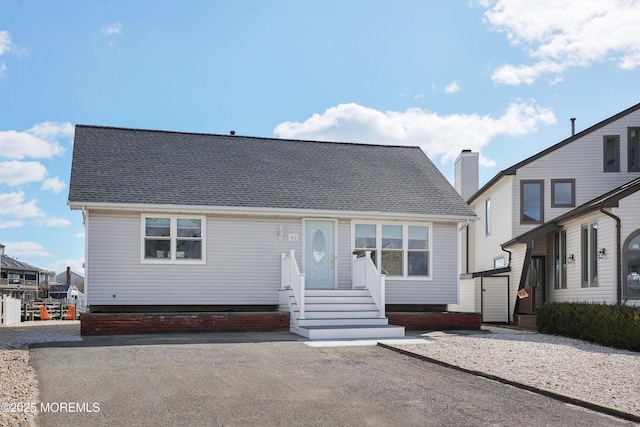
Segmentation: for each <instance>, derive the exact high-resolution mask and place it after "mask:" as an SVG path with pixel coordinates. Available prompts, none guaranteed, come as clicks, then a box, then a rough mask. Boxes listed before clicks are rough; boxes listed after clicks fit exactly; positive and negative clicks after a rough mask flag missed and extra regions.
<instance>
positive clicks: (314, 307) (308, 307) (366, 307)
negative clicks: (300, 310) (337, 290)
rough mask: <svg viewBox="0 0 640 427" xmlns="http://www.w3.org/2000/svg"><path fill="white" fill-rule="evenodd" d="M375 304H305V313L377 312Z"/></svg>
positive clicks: (306, 302) (307, 302) (309, 302)
mask: <svg viewBox="0 0 640 427" xmlns="http://www.w3.org/2000/svg"><path fill="white" fill-rule="evenodd" d="M377 309H378V307H377V306H376V304H375V303H373V302H371V303H363V304H351V303H348V302H347V303H335V302H333V303H315V302H311V301H305V302H304V311H371V310H377Z"/></svg>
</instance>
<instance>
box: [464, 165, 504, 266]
mask: <svg viewBox="0 0 640 427" xmlns="http://www.w3.org/2000/svg"><path fill="white" fill-rule="evenodd" d="M512 197H513V194H512V188H511V177H506V178H503V179H502V180H501V181H500V182H499V183H498V184H497V185H496V186H494V188H493V189H492V191H491V192H488V193H487V194H486V196H484V197H482V198H479V199H476V200H474V202H473V205H472V208H473V209H474V210H475V212H476V215H478V217H479V220H478V221H474V222H473V226H472V227H470V230H472V231H474V233H473V234H472V240H473V242H471V244H470V247H472V248H478V249H479V250H478V251H475V252H474V253H473V256H472V257H470V258H471V260H474V261H475V263H473V264H471V265H470V270H471V271H470V272H476V271H485V270H491V269H493V266H494V260H495V259H496V258H497V257H501V256H507V253H506V252H504V251H503V250H502V249H501V248H500V245H501V244H503V243H505V242H507V241H509V240H510V239H511V238H512V232H513V222H512V218H513V215H512V208H511V199H512ZM489 198H490V199H491V233H490V234H487V231H486V221H485V215H486V213H485V206H486V205H485V203H486V200H487V199H489ZM464 244H465V242H462V245H464ZM480 248H481V249H480ZM474 258H475V259H474ZM507 263H508V260H507Z"/></svg>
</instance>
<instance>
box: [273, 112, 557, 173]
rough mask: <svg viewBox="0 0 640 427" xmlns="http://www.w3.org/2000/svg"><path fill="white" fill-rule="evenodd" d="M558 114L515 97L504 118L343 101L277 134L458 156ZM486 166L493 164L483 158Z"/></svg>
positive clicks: (450, 157)
mask: <svg viewBox="0 0 640 427" xmlns="http://www.w3.org/2000/svg"><path fill="white" fill-rule="evenodd" d="M555 121H556V118H555V116H554V114H553V112H552V111H551V110H550V109H548V108H543V107H539V106H537V105H536V104H535V102H534V101H531V102H523V101H517V102H515V103H512V104H510V105H509V106H508V108H507V109H506V111H505V113H504V114H503V115H502V116H501V117H491V116H487V115H485V116H480V115H478V114H450V115H444V116H440V115H438V114H437V113H432V112H430V111H427V110H423V109H420V108H411V109H408V110H406V111H404V112H397V111H386V112H382V111H378V110H375V109H373V108H367V107H363V106H361V105H358V104H353V103H351V104H340V105H338V106H337V107H332V108H329V109H327V110H326V111H325V112H324V113H322V114H314V115H313V116H311V117H310V118H308V119H307V120H305V121H304V122H302V123H300V122H284V123H281V124H279V125H278V126H276V128H275V129H274V134H275V135H276V136H278V137H281V138H298V139H311V140H321V141H352V142H369V143H377V144H385V145H417V146H420V147H421V148H422V149H423V150H424V151H425V152H426V153H427V155H428V156H429V157H430V158H431V159H432V160H433V159H435V157H441V158H442V161H443V162H448V161H452V160H455V158H456V157H457V156H458V155H459V154H460V151H462V150H463V149H471V150H473V151H480V150H481V149H482V147H484V146H485V145H487V144H488V143H489V141H490V140H491V139H492V138H494V137H495V136H498V135H509V136H521V135H525V134H527V133H529V132H533V131H535V130H536V129H537V126H538V125H539V124H553V123H555ZM481 162H483V165H492V161H491V160H490V159H486V158H481Z"/></svg>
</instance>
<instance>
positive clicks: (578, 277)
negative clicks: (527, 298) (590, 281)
mask: <svg viewBox="0 0 640 427" xmlns="http://www.w3.org/2000/svg"><path fill="white" fill-rule="evenodd" d="M596 222H597V224H598V248H603V247H604V248H607V253H608V255H606V256H604V257H603V258H597V257H596V260H597V266H598V283H597V286H590V287H584V286H583V283H582V263H583V262H584V261H585V260H584V259H583V252H582V229H583V225H585V224H587V225H590V224H594V223H596ZM563 229H564V230H566V232H567V254H569V255H573V257H574V262H572V263H569V264H567V287H566V288H565V289H554V288H553V285H551V286H548V288H547V290H548V292H547V300H548V301H565V302H570V301H587V302H601V303H602V302H607V303H615V298H616V289H615V288H616V270H615V261H614V258H615V255H614V254H615V242H616V238H615V222H614V221H613V219H611V218H609V217H608V216H605V215H604V214H602V213H600V212H595V213H592V214H589V215H585V216H583V217H581V218H576V219H574V220H571V221H569V222H567V223H566V224H563ZM587 230H588V231H589V233H591V231H590V227H587ZM589 237H591V236H589ZM586 262H587V263H590V260H589V259H588V260H586ZM547 265H549V263H547ZM552 265H553V264H551V266H552ZM589 275H591V270H589ZM549 276H551V277H549ZM547 278H548V279H550V280H551V284H553V269H551V274H548V275H547Z"/></svg>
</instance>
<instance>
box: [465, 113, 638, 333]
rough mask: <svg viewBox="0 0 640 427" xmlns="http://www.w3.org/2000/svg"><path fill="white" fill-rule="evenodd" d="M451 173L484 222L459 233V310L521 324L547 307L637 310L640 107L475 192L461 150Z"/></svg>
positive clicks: (469, 158)
mask: <svg viewBox="0 0 640 427" xmlns="http://www.w3.org/2000/svg"><path fill="white" fill-rule="evenodd" d="M572 123H573V122H572ZM572 130H573V126H572ZM456 168H457V171H456V177H457V178H460V182H459V183H456V185H457V187H459V188H461V189H463V188H464V189H466V191H467V192H466V193H464V192H463V193H462V194H463V198H464V199H465V200H468V203H469V205H470V206H471V207H472V209H474V211H475V212H476V214H477V215H478V217H479V218H480V219H479V220H478V221H476V222H474V223H470V225H469V227H465V229H463V231H462V234H463V235H462V242H463V251H462V257H461V259H462V262H461V270H462V273H463V276H462V279H461V305H460V306H456V308H457V309H459V310H469V311H481V312H482V315H483V320H484V321H485V322H511V321H515V322H518V323H520V324H524V323H523V322H530V321H531V320H533V318H532V316H530V315H532V314H533V313H535V309H536V307H538V306H540V305H541V304H542V303H543V302H545V301H567V302H571V301H587V302H600V303H602V302H605V303H610V304H615V303H627V304H631V305H638V304H639V303H640V216H638V209H640V193H639V192H638V190H640V104H638V105H635V106H633V107H631V108H629V109H627V110H625V111H622V112H620V113H618V114H616V115H614V116H612V117H610V118H608V119H606V120H604V121H602V122H600V123H597V124H595V125H593V126H591V127H589V128H588V129H585V130H584V131H582V132H580V133H577V134H576V133H575V132H572V135H571V136H570V137H569V138H567V139H565V140H563V141H561V142H559V143H557V144H555V145H553V146H551V147H549V148H548V149H546V150H544V151H542V152H540V153H538V154H536V155H534V156H532V157H529V158H527V159H525V160H523V161H521V162H519V163H517V164H515V165H514V166H512V167H510V168H508V169H505V170H503V171H502V172H500V173H498V174H497V175H496V176H495V177H494V178H493V179H492V180H490V181H489V182H488V183H487V184H486V185H485V186H483V187H482V188H481V189H479V190H478V191H473V183H474V180H475V183H476V185H477V154H476V153H470V152H463V153H462V154H461V155H460V157H459V158H458V161H457V162H456ZM463 182H467V185H466V186H464V185H463ZM469 182H470V183H471V184H468V183H469ZM476 188H477V187H476Z"/></svg>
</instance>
